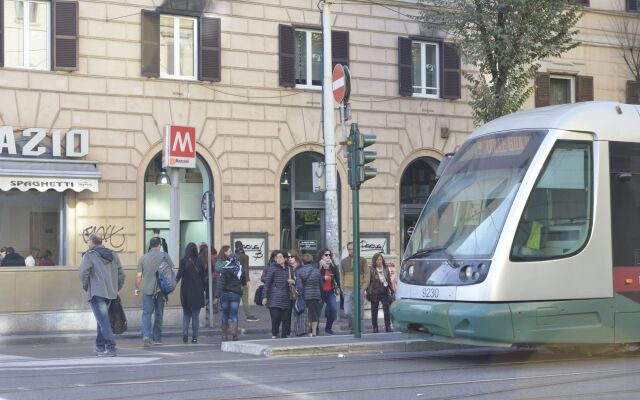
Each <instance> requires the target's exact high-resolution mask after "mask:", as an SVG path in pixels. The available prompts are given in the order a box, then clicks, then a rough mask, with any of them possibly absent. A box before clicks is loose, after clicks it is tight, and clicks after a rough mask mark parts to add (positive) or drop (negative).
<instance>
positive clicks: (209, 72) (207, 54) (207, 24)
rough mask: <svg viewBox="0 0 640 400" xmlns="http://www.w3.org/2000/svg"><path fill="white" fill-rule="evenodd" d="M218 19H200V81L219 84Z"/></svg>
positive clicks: (219, 32)
mask: <svg viewBox="0 0 640 400" xmlns="http://www.w3.org/2000/svg"><path fill="white" fill-rule="evenodd" d="M220 35H221V30H220V18H206V17H203V18H201V19H200V52H199V56H198V61H199V64H200V66H199V67H200V80H201V81H211V82H220V79H221V74H220V56H221V48H220V47H221V46H220Z"/></svg>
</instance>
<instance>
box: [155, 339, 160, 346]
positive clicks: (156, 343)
mask: <svg viewBox="0 0 640 400" xmlns="http://www.w3.org/2000/svg"><path fill="white" fill-rule="evenodd" d="M153 344H154V346H160V345H162V339H158V340H154V341H153Z"/></svg>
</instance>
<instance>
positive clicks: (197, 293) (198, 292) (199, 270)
mask: <svg viewBox="0 0 640 400" xmlns="http://www.w3.org/2000/svg"><path fill="white" fill-rule="evenodd" d="M205 276H206V273H205V267H204V264H202V261H201V260H200V259H199V258H198V247H197V246H196V244H195V243H189V244H188V245H187V247H186V248H185V250H184V258H183V259H182V260H180V268H179V269H178V275H177V276H176V279H177V280H178V282H180V280H182V285H180V302H181V303H182V342H183V343H187V339H188V337H189V321H191V324H192V329H193V332H192V335H193V336H192V339H191V343H198V327H199V326H200V309H201V308H202V307H204V282H205Z"/></svg>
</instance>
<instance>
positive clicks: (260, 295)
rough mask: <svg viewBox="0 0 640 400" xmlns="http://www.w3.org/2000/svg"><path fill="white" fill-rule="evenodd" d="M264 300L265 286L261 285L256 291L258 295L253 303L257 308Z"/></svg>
mask: <svg viewBox="0 0 640 400" xmlns="http://www.w3.org/2000/svg"><path fill="white" fill-rule="evenodd" d="M263 298H264V285H260V286H259V287H258V288H257V289H256V294H255V296H254V297H253V302H254V303H256V305H257V306H261V305H262V299H263Z"/></svg>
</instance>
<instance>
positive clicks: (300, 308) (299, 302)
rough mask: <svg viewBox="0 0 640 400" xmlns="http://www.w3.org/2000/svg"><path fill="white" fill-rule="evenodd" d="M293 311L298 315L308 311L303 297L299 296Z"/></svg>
mask: <svg viewBox="0 0 640 400" xmlns="http://www.w3.org/2000/svg"><path fill="white" fill-rule="evenodd" d="M293 309H294V310H295V312H296V314H302V313H303V312H304V311H305V310H306V309H307V303H305V302H304V298H302V296H298V298H297V299H296V304H294V305H293Z"/></svg>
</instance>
